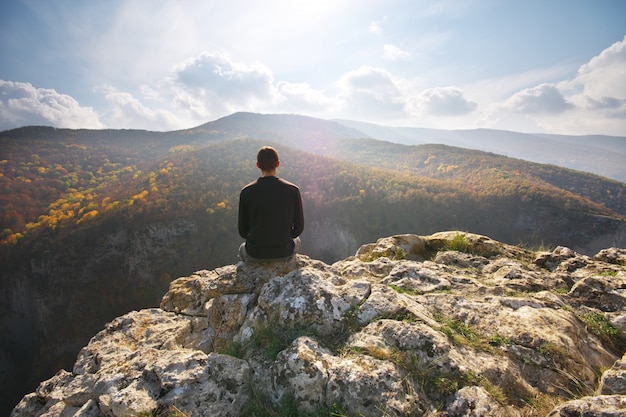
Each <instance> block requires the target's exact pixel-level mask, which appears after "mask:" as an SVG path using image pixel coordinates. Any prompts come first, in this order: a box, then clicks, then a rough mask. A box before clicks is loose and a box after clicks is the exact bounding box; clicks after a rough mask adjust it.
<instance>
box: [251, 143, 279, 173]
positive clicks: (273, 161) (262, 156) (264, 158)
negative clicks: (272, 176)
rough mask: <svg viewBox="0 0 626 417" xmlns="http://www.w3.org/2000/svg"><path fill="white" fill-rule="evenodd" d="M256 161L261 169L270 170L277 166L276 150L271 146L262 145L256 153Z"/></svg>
mask: <svg viewBox="0 0 626 417" xmlns="http://www.w3.org/2000/svg"><path fill="white" fill-rule="evenodd" d="M256 161H257V163H258V164H259V168H261V170H262V171H271V170H273V169H275V168H276V167H277V166H278V151H276V149H274V148H272V147H271V146H264V147H262V148H261V149H259V153H257V154H256Z"/></svg>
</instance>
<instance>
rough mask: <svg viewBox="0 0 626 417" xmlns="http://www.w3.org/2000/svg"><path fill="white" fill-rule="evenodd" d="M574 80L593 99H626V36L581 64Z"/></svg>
mask: <svg viewBox="0 0 626 417" xmlns="http://www.w3.org/2000/svg"><path fill="white" fill-rule="evenodd" d="M574 82H575V83H579V84H581V85H583V86H584V89H583V94H585V95H586V96H587V97H589V98H591V99H593V100H599V101H600V100H603V99H604V98H607V97H609V98H616V99H618V100H623V99H626V36H625V37H624V39H623V40H621V41H620V42H616V43H614V44H613V45H611V46H610V47H609V48H607V49H605V50H604V51H602V53H600V55H598V56H596V57H594V58H592V59H591V60H590V61H589V63H587V64H585V65H583V66H581V67H580V69H579V70H578V74H577V76H576V78H575V80H574Z"/></svg>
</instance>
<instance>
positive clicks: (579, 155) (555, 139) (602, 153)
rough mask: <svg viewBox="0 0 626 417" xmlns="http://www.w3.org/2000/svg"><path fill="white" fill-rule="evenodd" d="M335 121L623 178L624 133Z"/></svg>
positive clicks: (393, 137)
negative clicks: (559, 132) (576, 133)
mask: <svg viewBox="0 0 626 417" xmlns="http://www.w3.org/2000/svg"><path fill="white" fill-rule="evenodd" d="M335 121H336V122H338V123H341V124H343V125H345V126H348V127H352V128H354V129H358V130H359V131H361V132H363V133H365V134H366V135H367V136H368V137H371V138H374V139H379V140H385V141H389V142H394V143H400V144H404V145H420V144H428V143H435V144H437V143H439V144H444V145H450V146H457V147H461V148H468V149H476V150H481V151H486V152H493V153H496V154H499V155H505V156H510V157H513V158H519V159H524V160H527V161H531V162H537V163H541V164H554V165H558V166H561V167H565V168H571V169H575V170H578V171H586V172H591V173H594V174H597V175H601V176H604V177H607V178H611V179H614V180H617V181H621V182H626V137H618V136H603V135H585V136H572V135H554V134H543V133H539V134H529V133H519V132H511V131H505V130H493V129H475V130H441V129H425V128H414V127H389V126H381V125H376V124H372V123H365V122H357V121H353V120H342V119H337V120H335Z"/></svg>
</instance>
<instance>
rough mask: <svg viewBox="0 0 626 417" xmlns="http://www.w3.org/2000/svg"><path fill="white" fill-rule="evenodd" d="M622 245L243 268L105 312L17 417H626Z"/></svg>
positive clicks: (406, 245) (386, 253)
mask: <svg viewBox="0 0 626 417" xmlns="http://www.w3.org/2000/svg"><path fill="white" fill-rule="evenodd" d="M625 306H626V250H624V249H617V248H611V249H606V250H603V251H601V252H600V253H598V254H597V255H596V256H594V257H593V258H591V257H588V256H582V255H580V254H577V253H575V252H573V251H572V250H569V249H567V248H564V247H558V248H556V249H554V250H551V251H533V250H526V249H523V248H520V247H516V246H509V245H506V244H503V243H500V242H496V241H494V240H492V239H489V238H488V237H485V236H479V235H474V234H469V233H461V232H441V233H436V234H433V235H430V236H417V235H399V236H393V237H389V238H384V239H380V240H379V241H378V242H376V243H374V244H369V245H365V246H363V247H361V248H360V249H359V250H358V252H357V253H356V255H355V256H353V257H350V258H348V259H345V260H342V261H339V262H337V263H335V264H333V265H327V264H324V263H322V262H320V261H316V260H313V259H310V258H308V257H306V256H303V255H298V256H297V257H296V258H295V259H293V260H291V261H289V262H280V263H271V264H259V265H245V264H243V263H240V264H238V265H229V266H225V267H222V268H218V269H215V270H212V271H206V270H205V271H199V272H196V273H195V274H193V275H191V276H189V277H182V278H179V279H177V280H175V281H173V282H172V283H171V285H170V289H169V291H168V293H167V294H165V296H164V297H163V300H162V302H161V306H160V308H152V309H146V310H141V311H133V312H130V313H128V314H126V315H124V316H122V317H118V318H116V319H115V320H113V321H112V322H111V323H108V324H107V325H106V327H105V328H104V330H102V331H101V332H100V333H98V334H97V335H96V336H94V337H93V338H92V339H91V341H90V342H89V344H88V345H87V346H86V347H84V348H83V349H82V351H81V352H80V354H79V355H78V358H77V360H76V363H75V365H74V369H73V370H72V371H71V372H68V371H65V370H61V371H59V372H58V373H57V374H56V375H55V376H54V377H52V378H51V379H49V380H47V381H44V382H42V383H41V384H40V386H39V387H38V388H37V390H36V391H35V392H34V393H31V394H28V395H26V396H25V397H24V398H23V399H22V401H21V402H20V403H19V404H18V405H17V406H16V408H15V409H14V410H13V412H12V414H11V415H12V416H13V417H18V416H43V415H45V416H130V415H143V416H151V415H152V416H163V415H168V416H169V415H176V416H194V417H195V416H241V415H250V416H269V415H273V416H295V415H300V416H307V415H313V416H328V415H333V416H407V415H412V416H421V415H428V416H502V415H507V416H534V415H537V416H539V415H550V416H583V415H584V416H592V415H602V416H618V415H619V416H623V415H626V357H622V355H624V352H625V350H626V339H625V337H624V331H625V330H626V314H625Z"/></svg>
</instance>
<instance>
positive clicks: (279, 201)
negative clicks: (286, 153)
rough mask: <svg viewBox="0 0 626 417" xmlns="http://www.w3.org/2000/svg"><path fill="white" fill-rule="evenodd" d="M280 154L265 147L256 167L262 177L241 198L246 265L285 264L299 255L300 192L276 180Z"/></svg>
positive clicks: (242, 250) (242, 253)
mask: <svg viewBox="0 0 626 417" xmlns="http://www.w3.org/2000/svg"><path fill="white" fill-rule="evenodd" d="M279 165H280V160H279V159H278V152H277V151H276V149H274V148H272V147H271V146H264V147H262V148H261V149H260V150H259V152H258V154H257V163H256V166H257V168H259V169H260V170H261V174H262V176H261V177H260V178H258V179H257V180H256V181H253V182H251V183H250V184H248V185H246V186H245V187H244V188H243V189H242V190H241V193H240V195H239V235H240V236H241V237H242V238H244V239H245V240H246V241H245V242H244V243H242V244H241V246H240V247H239V259H241V260H242V261H244V262H254V261H257V262H270V261H276V260H285V259H287V258H289V257H291V256H292V255H293V254H294V253H296V252H298V249H299V247H300V237H299V236H300V234H301V233H302V231H303V230H304V214H303V211H302V198H301V196H300V189H299V188H298V187H297V186H296V185H294V184H292V183H290V182H288V181H285V180H283V179H281V178H278V177H277V176H276V169H277V168H278V166H279Z"/></svg>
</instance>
